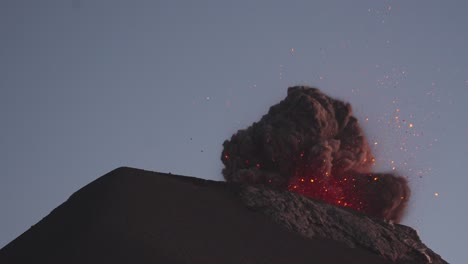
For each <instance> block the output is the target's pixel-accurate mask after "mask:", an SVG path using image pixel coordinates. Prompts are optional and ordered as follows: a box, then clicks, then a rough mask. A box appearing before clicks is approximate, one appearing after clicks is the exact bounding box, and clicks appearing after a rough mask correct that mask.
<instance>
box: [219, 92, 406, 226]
mask: <svg viewBox="0 0 468 264" xmlns="http://www.w3.org/2000/svg"><path fill="white" fill-rule="evenodd" d="M223 147H224V149H223V152H222V156H221V160H222V162H223V163H224V165H225V168H224V169H223V175H224V177H225V178H226V180H227V181H233V182H244V183H250V184H268V185H271V186H272V187H276V188H281V189H286V190H289V191H292V192H297V193H300V194H302V195H305V196H309V197H312V198H316V199H320V200H322V201H325V202H327V203H332V204H336V205H339V206H344V207H349V208H353V209H355V210H358V211H361V212H363V213H367V214H370V215H373V216H375V217H379V218H384V219H387V220H393V221H395V222H399V221H400V220H401V217H402V215H403V213H404V209H405V207H406V204H407V202H408V199H409V195H410V190H409V187H408V184H407V181H406V179H405V178H403V177H400V176H396V175H393V174H390V173H385V174H384V173H378V174H375V173H372V172H371V167H372V165H373V162H374V161H375V159H374V157H373V156H372V153H371V149H370V147H369V145H368V143H367V140H366V138H365V136H364V133H363V132H362V130H361V128H360V126H359V124H358V121H357V119H356V118H355V117H354V116H353V115H352V109H351V105H350V104H348V103H345V102H342V101H339V100H336V99H333V98H330V97H328V96H327V95H325V94H323V93H322V92H320V91H319V90H318V89H316V88H311V87H305V86H296V87H290V88H289V89H288V95H287V97H286V98H285V99H284V100H283V101H281V102H280V103H278V104H276V105H273V106H272V107H271V108H270V110H269V112H268V113H267V114H266V115H264V116H263V117H262V118H261V120H260V121H258V122H255V123H253V124H252V125H251V126H250V127H248V128H247V129H242V130H239V131H238V132H237V133H235V134H234V135H233V136H232V137H231V139H230V140H226V141H225V142H224V143H223Z"/></svg>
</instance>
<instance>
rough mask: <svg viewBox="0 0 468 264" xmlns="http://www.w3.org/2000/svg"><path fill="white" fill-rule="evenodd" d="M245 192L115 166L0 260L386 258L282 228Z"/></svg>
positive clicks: (312, 260) (358, 260) (314, 260)
mask: <svg viewBox="0 0 468 264" xmlns="http://www.w3.org/2000/svg"><path fill="white" fill-rule="evenodd" d="M245 190H247V189H246V187H242V186H239V185H235V184H226V183H224V182H213V181H207V180H201V179H196V178H191V177H182V176H176V175H169V174H162V173H155V172H148V171H143V170H138V169H131V168H119V169H116V170H114V171H112V172H110V173H108V174H106V175H104V176H102V177H101V178H99V179H97V180H96V181H94V182H92V183H90V184H89V185H87V186H85V187H84V188H82V189H81V190H79V191H78V192H76V193H75V194H73V195H72V196H71V197H70V198H69V199H68V200H67V201H66V202H65V203H63V204H62V205H60V206H59V207H57V208H56V209H55V210H53V211H52V212H51V213H50V214H49V215H48V216H47V217H45V218H44V219H42V220H41V221H40V222H39V223H37V224H36V225H34V226H33V227H31V229H29V230H28V231H26V232H25V233H24V234H22V235H21V236H19V237H18V238H17V239H15V240H14V241H12V242H11V243H10V244H8V245H7V246H5V247H4V248H3V249H1V250H0V263H51V264H52V263H61V264H62V263H236V264H238V263H269V264H270V263H273V264H274V263H374V264H379V263H389V262H387V261H386V260H384V259H383V258H382V257H380V256H378V255H377V254H375V253H372V252H371V251H368V250H366V249H359V248H355V249H352V248H349V247H348V246H347V245H346V244H345V243H340V242H336V241H332V240H327V239H324V238H314V237H312V238H305V237H304V236H300V235H299V234H297V233H296V232H293V231H290V230H288V229H287V228H285V227H284V225H281V224H280V223H281V221H277V220H275V218H274V217H269V216H268V214H264V213H262V212H261V211H262V210H258V211H256V210H252V208H254V207H255V206H252V204H250V205H249V206H246V202H248V201H246V196H245V195H246V192H245ZM249 190H250V191H251V189H249ZM240 194H242V195H240ZM279 195H282V194H279ZM241 197H242V198H241ZM247 200H248V199H247ZM257 205H258V204H257ZM257 205H256V206H257ZM275 221H276V222H275Z"/></svg>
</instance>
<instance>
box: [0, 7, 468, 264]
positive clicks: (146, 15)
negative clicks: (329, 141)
mask: <svg viewBox="0 0 468 264" xmlns="http://www.w3.org/2000/svg"><path fill="white" fill-rule="evenodd" d="M467 10H468V3H467V2H466V1H461V0H460V1H441V0H439V1H434V0H425V1H422V0H421V1H403V0H401V1H397V0H395V1H375V0H367V1H358V0H357V1H344V0H343V1H331V0H323V1H305V0H304V1H271V0H270V1H246V0H238V1H219V0H218V1H214V0H213V1H149V0H148V1H139V0H132V1H120V0H119V1H117V0H97V1H94V0H93V1H92V0H74V1H63V0H56V1H53V0H42V1H32V0H31V1H25V0H2V1H1V2H0V34H1V35H0V36H1V42H0V62H1V63H0V122H1V123H0V124H1V130H0V167H1V168H2V173H1V174H0V213H1V216H0V247H3V246H4V245H6V244H7V243H8V242H9V241H11V240H12V239H14V238H15V237H17V236H18V235H20V234H21V233H22V232H24V231H25V230H27V229H28V228H29V227H30V226H31V225H33V224H35V223H36V222H37V221H39V220H40V219H42V218H43V217H44V216H46V215H47V214H48V213H49V212H50V211H51V210H52V209H54V208H55V207H56V206H58V205H59V204H61V203H62V202H64V201H65V200H66V199H67V198H68V197H69V196H70V195H71V194H72V193H73V192H75V191H76V190H78V189H79V188H81V187H82V186H84V185H85V184H87V183H89V182H90V181H92V180H94V179H96V178H97V177H99V176H101V175H103V174H105V173H107V172H109V171H110V170H112V169H114V168H116V167H119V166H123V165H125V166H132V167H137V168H142V169H147V170H153V171H160V172H172V173H177V174H183V175H190V176H197V177H202V178H207V179H213V180H222V176H221V162H220V160H219V157H220V154H221V148H222V146H221V144H222V142H223V141H224V140H225V139H227V138H229V137H230V136H231V134H232V133H234V132H235V131H236V130H237V129H240V128H245V127H247V126H248V125H250V124H251V123H252V122H254V121H257V120H258V119H259V118H260V117H261V115H263V114H265V113H266V112H267V111H268V107H269V106H270V105H272V104H274V103H277V102H279V100H281V99H282V98H284V97H285V96H286V89H287V87H288V86H292V85H297V84H306V85H311V86H316V87H318V88H320V89H322V90H323V91H324V92H325V93H328V94H329V95H332V96H335V97H338V98H340V99H343V100H345V101H349V102H350V103H351V104H352V105H353V107H354V111H355V114H356V115H357V116H358V118H359V119H360V121H361V123H362V125H363V127H364V129H365V131H366V134H367V135H368V137H369V140H370V141H371V143H372V144H373V146H374V149H375V154H376V157H377V164H376V170H377V171H387V170H392V169H393V167H395V170H396V171H398V172H399V173H401V174H404V175H406V176H408V178H409V181H410V184H411V187H412V190H413V196H412V200H411V204H410V207H409V211H408V216H407V218H406V219H405V220H404V222H403V223H404V224H407V225H409V226H412V227H413V228H415V229H417V230H418V231H419V234H420V235H421V238H422V239H423V241H424V242H425V243H426V244H427V245H428V246H430V247H431V248H432V249H434V250H435V251H436V252H437V253H439V254H441V255H442V256H443V257H444V258H445V259H446V260H447V261H449V262H451V263H468V257H467V255H466V254H465V253H464V250H465V243H464V240H463V238H465V237H467V236H468V229H467V228H466V226H465V224H464V223H466V222H468V210H467V206H466V204H465V203H464V199H465V197H466V190H465V188H466V186H468V180H467V176H466V170H465V168H464V165H465V164H466V162H467V161H468V151H467V149H468V141H467V140H466V138H465V135H467V134H468V121H466V120H467V118H466V116H465V115H466V114H465V113H466V112H467V111H468V106H467V102H466V101H467V100H468V52H467V51H466V47H468V33H466V25H468V16H467V15H466V12H467ZM366 118H368V121H366ZM411 124H412V127H411ZM375 143H377V144H375ZM392 161H393V163H392ZM435 193H438V194H439V195H438V196H436V195H435Z"/></svg>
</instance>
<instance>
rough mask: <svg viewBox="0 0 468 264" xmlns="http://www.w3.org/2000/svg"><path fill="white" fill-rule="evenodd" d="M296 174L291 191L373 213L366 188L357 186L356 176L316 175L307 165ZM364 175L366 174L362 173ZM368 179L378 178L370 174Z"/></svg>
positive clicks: (291, 181)
mask: <svg viewBox="0 0 468 264" xmlns="http://www.w3.org/2000/svg"><path fill="white" fill-rule="evenodd" d="M324 174H325V173H324ZM296 175H297V176H295V177H293V178H291V179H290V181H289V184H288V190H289V191H291V192H296V193H300V194H302V195H304V196H308V197H311V198H314V199H318V200H321V201H324V202H326V203H330V204H335V205H338V206H343V207H347V208H352V209H354V210H357V211H363V212H367V213H372V212H370V211H369V210H372V209H370V208H369V206H370V204H369V203H368V202H369V201H366V199H365V197H366V193H365V190H361V189H359V188H356V183H357V180H356V178H355V177H354V176H350V175H346V176H344V175H343V176H335V175H333V174H329V176H328V177H324V176H325V175H326V174H325V175H324V176H320V175H316V174H315V172H314V170H313V169H309V167H307V166H305V169H301V170H298V171H297V172H296ZM362 177H365V176H363V175H362ZM360 181H362V180H360ZM366 181H368V182H369V183H371V182H376V181H378V178H377V177H374V176H370V175H369V176H368V178H367V180H366ZM361 184H362V183H361Z"/></svg>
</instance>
